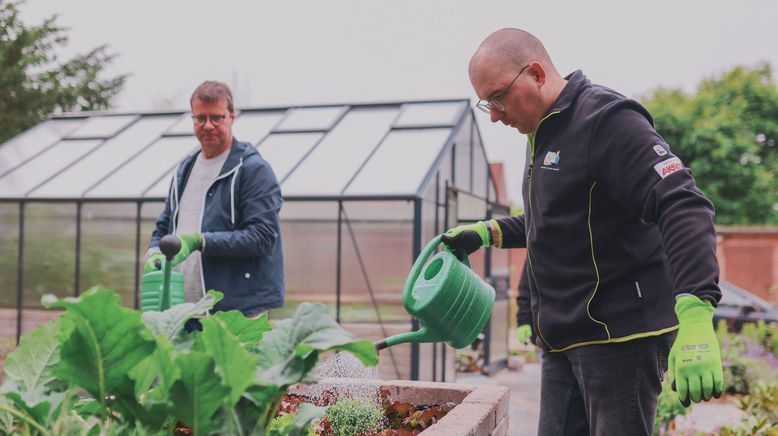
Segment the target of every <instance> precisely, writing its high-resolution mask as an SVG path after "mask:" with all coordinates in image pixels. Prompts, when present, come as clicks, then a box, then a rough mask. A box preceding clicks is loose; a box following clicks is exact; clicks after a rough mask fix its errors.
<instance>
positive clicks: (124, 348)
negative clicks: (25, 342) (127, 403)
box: [47, 288, 156, 404]
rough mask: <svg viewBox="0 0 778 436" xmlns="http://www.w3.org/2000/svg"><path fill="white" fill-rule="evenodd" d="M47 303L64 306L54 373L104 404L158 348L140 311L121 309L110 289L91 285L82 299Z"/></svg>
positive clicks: (49, 305) (53, 305)
mask: <svg viewBox="0 0 778 436" xmlns="http://www.w3.org/2000/svg"><path fill="white" fill-rule="evenodd" d="M47 307H57V308H63V309H65V313H64V314H63V315H62V324H61V329H60V332H59V335H58V338H59V341H60V344H61V349H60V359H61V360H60V363H59V364H58V365H57V367H55V369H54V374H55V375H57V376H59V377H60V378H62V379H65V380H67V381H69V382H70V383H72V384H74V385H77V386H80V387H82V388H84V389H85V390H86V391H87V392H89V393H90V394H91V395H92V396H93V397H94V398H95V399H97V400H98V401H100V402H101V403H103V404H104V401H105V398H106V396H107V395H108V394H109V393H110V392H111V390H112V389H113V388H115V387H116V386H117V385H118V384H119V383H120V382H122V381H123V379H124V377H125V376H126V374H127V373H128V372H129V371H130V370H131V369H132V368H133V367H135V365H137V364H138V363H140V362H141V361H142V360H143V359H145V358H146V357H147V356H148V355H150V354H151V353H153V352H154V348H155V346H156V345H155V342H154V339H153V338H152V337H151V334H150V332H149V331H148V329H147V328H146V326H145V324H143V322H141V319H140V313H138V312H136V311H134V310H131V309H127V308H124V307H122V306H121V301H120V299H119V296H118V295H117V294H115V293H114V292H112V291H110V290H107V289H98V288H92V289H90V290H88V291H87V292H85V293H84V294H83V295H81V297H79V298H78V299H66V300H59V301H55V302H50V303H48V304H47Z"/></svg>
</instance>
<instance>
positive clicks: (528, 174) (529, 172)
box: [527, 162, 533, 180]
mask: <svg viewBox="0 0 778 436" xmlns="http://www.w3.org/2000/svg"><path fill="white" fill-rule="evenodd" d="M532 165H533V164H532V162H530V164H529V171H527V179H528V180H529V178H530V177H532Z"/></svg>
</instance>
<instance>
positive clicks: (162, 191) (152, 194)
mask: <svg viewBox="0 0 778 436" xmlns="http://www.w3.org/2000/svg"><path fill="white" fill-rule="evenodd" d="M175 172H176V169H175V168H173V169H171V170H170V171H168V173H167V174H165V175H164V176H163V177H162V178H161V179H159V180H158V181H157V183H155V184H154V186H152V187H151V188H149V189H148V190H147V191H146V192H144V193H143V198H165V197H167V195H168V193H169V192H170V182H171V180H173V173H175Z"/></svg>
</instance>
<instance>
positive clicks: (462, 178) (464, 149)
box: [454, 123, 473, 192]
mask: <svg viewBox="0 0 778 436" xmlns="http://www.w3.org/2000/svg"><path fill="white" fill-rule="evenodd" d="M471 132H472V129H471V128H470V123H465V125H464V126H462V128H461V129H460V130H459V133H458V134H457V137H456V140H455V142H454V143H455V144H456V145H455V146H454V186H455V187H456V188H458V189H460V190H463V191H466V192H471V189H472V172H471V171H472V168H473V143H472V142H473V138H472V137H471V136H470V134H471Z"/></svg>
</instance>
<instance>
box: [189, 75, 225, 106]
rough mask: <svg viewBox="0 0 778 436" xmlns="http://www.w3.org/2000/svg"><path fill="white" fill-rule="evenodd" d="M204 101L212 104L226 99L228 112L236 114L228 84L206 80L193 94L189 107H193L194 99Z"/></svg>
mask: <svg viewBox="0 0 778 436" xmlns="http://www.w3.org/2000/svg"><path fill="white" fill-rule="evenodd" d="M195 98H196V99H198V100H202V101H204V102H205V103H211V102H215V101H219V100H221V99H224V100H225V101H227V110H229V111H230V113H233V112H235V107H234V106H233V105H232V92H231V91H230V87H229V86H227V84H225V83H222V82H217V81H214V80H206V81H205V82H203V83H201V84H200V86H198V87H197V89H195V90H194V92H193V93H192V97H191V98H190V99H189V106H190V107H191V106H192V102H193V101H194V99H195Z"/></svg>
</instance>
